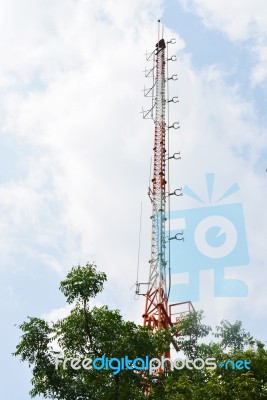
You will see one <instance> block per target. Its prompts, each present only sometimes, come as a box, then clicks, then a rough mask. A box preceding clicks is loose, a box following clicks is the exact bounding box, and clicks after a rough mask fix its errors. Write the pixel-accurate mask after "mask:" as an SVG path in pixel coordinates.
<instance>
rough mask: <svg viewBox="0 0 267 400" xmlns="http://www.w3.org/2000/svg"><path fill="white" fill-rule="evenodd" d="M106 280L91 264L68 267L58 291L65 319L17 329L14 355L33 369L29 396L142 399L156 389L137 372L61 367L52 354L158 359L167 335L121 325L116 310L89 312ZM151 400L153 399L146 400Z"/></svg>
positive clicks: (28, 323) (31, 320)
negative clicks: (65, 308) (67, 307)
mask: <svg viewBox="0 0 267 400" xmlns="http://www.w3.org/2000/svg"><path fill="white" fill-rule="evenodd" d="M105 281H106V275H105V274H104V273H102V272H98V271H97V270H96V266H95V265H94V264H89V263H87V264H86V266H84V267H81V266H77V267H73V268H72V270H71V271H70V272H69V273H68V275H67V277H66V279H65V280H63V281H62V282H61V284H60V290H61V291H62V293H63V294H64V295H65V297H66V300H67V302H68V303H70V304H74V308H73V309H72V311H71V313H70V315H69V316H68V317H66V318H64V319H62V320H59V321H57V322H56V323H53V324H49V323H48V322H46V321H44V320H43V319H40V318H32V317H30V318H28V320H27V321H25V322H23V323H22V324H21V325H20V326H19V327H20V329H21V330H22V333H23V334H22V337H21V341H20V343H19V344H18V345H17V348H16V352H15V353H14V355H16V356H19V357H20V358H21V360H22V361H26V362H28V363H29V366H31V367H32V368H33V369H32V375H33V378H32V386H33V388H32V390H31V392H30V394H31V396H32V397H34V396H36V395H38V394H39V395H40V394H42V395H43V396H44V397H46V398H51V399H64V400H74V399H75V400H78V399H80V400H85V399H88V400H89V399H90V400H94V399H98V400H99V399H105V400H108V399H112V400H113V399H115V400H116V399H120V400H124V399H125V400H126V399H127V400H129V398H131V399H136V400H139V399H140V400H141V399H144V398H145V396H144V391H145V387H146V386H147V385H148V384H149V386H150V387H152V386H153V385H156V383H155V379H152V377H151V378H150V377H149V376H148V375H147V376H144V374H141V373H140V372H139V371H137V370H136V371H132V370H127V369H124V370H121V371H120V372H119V373H117V374H114V370H110V369H108V370H105V369H102V370H96V369H93V368H91V369H89V370H87V369H85V368H80V369H74V368H72V366H71V364H70V362H68V363H65V365H64V363H63V362H61V360H60V358H59V354H58V352H56V351H55V350H54V348H55V346H53V343H55V341H56V342H57V343H58V344H59V346H60V348H61V350H62V352H63V353H64V359H65V360H66V359H67V358H69V359H80V360H84V359H86V358H87V359H88V358H91V357H92V358H95V357H98V358H101V357H102V356H103V355H104V356H105V357H106V358H109V359H112V358H116V359H121V358H122V357H125V356H128V358H129V360H133V359H136V358H138V357H139V358H143V359H145V357H146V356H149V357H151V358H153V357H157V356H158V354H161V353H162V352H163V351H164V350H165V349H166V346H167V343H168V341H169V337H168V333H167V334H166V332H159V333H158V334H157V335H154V334H152V332H151V329H149V328H144V327H141V326H139V325H136V324H134V323H133V322H129V321H124V320H123V318H122V316H121V315H120V312H119V311H118V310H110V309H109V308H108V307H107V306H102V307H92V308H91V307H90V300H91V299H92V298H94V297H96V296H97V294H98V293H99V292H101V291H102V290H103V284H104V282H105ZM150 398H151V399H152V398H153V397H152V396H150Z"/></svg>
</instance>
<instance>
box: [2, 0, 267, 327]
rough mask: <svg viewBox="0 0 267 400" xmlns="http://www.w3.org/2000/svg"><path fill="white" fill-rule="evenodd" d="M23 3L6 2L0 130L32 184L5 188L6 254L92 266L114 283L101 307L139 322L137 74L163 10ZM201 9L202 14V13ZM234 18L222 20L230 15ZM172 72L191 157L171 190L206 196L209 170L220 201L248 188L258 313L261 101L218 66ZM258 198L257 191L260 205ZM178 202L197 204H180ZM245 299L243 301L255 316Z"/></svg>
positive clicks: (178, 168)
mask: <svg viewBox="0 0 267 400" xmlns="http://www.w3.org/2000/svg"><path fill="white" fill-rule="evenodd" d="M3 4H4V3H3ZM3 4H2V5H3ZM27 4H28V7H26V6H25V2H24V6H23V9H21V7H22V6H21V5H19V3H18V2H17V1H13V2H10V3H9V5H6V3H5V7H8V8H7V11H6V12H5V13H6V14H7V17H6V18H5V22H4V24H3V28H2V29H3V30H4V31H3V32H2V33H5V35H4V34H1V35H0V37H1V38H3V37H4V36H5V37H6V38H7V40H5V41H3V40H2V43H1V46H2V50H3V51H4V52H5V53H6V57H5V59H4V62H3V64H2V67H1V68H2V69H1V71H0V74H1V82H2V85H3V88H4V102H3V108H4V110H3V113H4V121H5V124H4V131H5V135H7V136H8V135H12V136H15V137H19V138H20V140H22V141H23V143H24V145H25V148H26V150H27V151H26V152H25V154H24V165H25V168H26V170H27V173H26V177H24V178H21V179H20V180H19V181H12V182H9V183H8V184H5V185H2V186H1V188H0V191H1V194H2V195H1V196H0V204H1V205H2V210H3V211H5V210H8V211H7V212H6V211H5V212H3V213H2V216H1V219H2V221H1V225H0V228H1V227H2V228H3V231H4V234H5V235H7V237H8V238H9V249H7V248H6V252H7V253H12V252H13V253H15V254H16V252H18V251H19V249H23V251H25V252H27V254H31V255H32V257H34V258H35V259H36V261H38V262H40V263H44V264H46V265H47V266H48V267H49V268H53V269H54V270H56V271H57V272H58V273H59V274H61V273H62V271H63V270H66V268H70V267H71V266H72V265H76V264H78V263H79V262H81V263H82V262H84V261H86V260H93V261H96V263H97V265H99V268H100V269H104V270H105V271H106V272H107V273H108V275H109V281H108V284H107V291H106V292H104V294H103V296H106V298H104V300H103V302H104V301H105V302H108V303H111V307H119V308H122V309H123V313H127V317H128V318H134V317H136V318H135V319H136V320H139V321H140V315H141V311H142V308H143V305H144V304H143V302H142V303H141V301H139V303H135V304H137V305H136V308H135V309H134V310H133V302H132V298H133V293H132V292H130V290H129V288H130V287H131V285H132V284H133V283H134V281H135V267H136V262H137V245H138V226H139V205H140V200H142V199H144V197H145V193H146V186H147V182H148V174H149V162H150V155H151V153H152V147H153V124H152V123H150V122H147V121H142V119H141V117H140V115H139V111H140V110H141V106H142V102H143V99H142V98H141V89H142V87H143V82H144V78H143V75H142V73H141V70H142V69H143V66H144V64H145V61H144V53H145V50H146V49H147V48H148V49H149V48H152V47H153V46H154V44H155V41H154V38H155V37H156V23H155V21H156V20H157V18H158V15H159V14H160V4H159V3H157V2H156V4H155V1H153V2H152V1H151V0H146V1H141V0H140V1H137V2H131V1H126V2H119V1H109V0H107V1H102V2H99V1H90V2H88V1H82V0H80V1H75V2H74V1H71V0H69V1H58V2H52V1H51V2H50V1H49V2H46V4H45V7H44V6H43V5H42V4H43V3H42V2H36V3H35V5H34V7H33V6H32V3H31V7H30V2H29V3H27ZM207 4H208V5H210V7H212V3H211V2H207ZM219 4H221V3H219ZM16 5H19V6H18V8H16ZM198 5H199V7H200V6H201V7H202V8H201V10H202V9H203V10H204V8H203V7H204V6H203V4H202V3H200V2H199V3H198ZM207 7H208V6H207ZM29 8H30V12H29V13H28V12H27V9H29ZM223 10H224V8H223ZM203 12H204V11H203ZM220 12H221V11H220ZM214 13H215V11H214ZM214 15H215V14H214ZM216 15H217V14H216ZM219 15H221V14H219ZM225 15H226V16H225V17H224V18H226V22H227V18H228V17H227V15H228V14H226V11H225ZM205 16H206V14H205ZM205 18H208V17H205ZM214 18H215V17H213V18H212V19H211V20H212V21H213V20H214ZM229 18H230V17H229ZM208 21H209V22H207V23H209V24H211V22H210V19H209V20H208ZM212 23H213V22H212ZM228 25H229V27H228V28H225V29H227V34H229V35H232V36H231V37H233V39H237V38H238V39H241V38H246V37H247V36H246V35H249V34H250V33H249V32H250V30H249V28H248V27H247V25H246V24H245V22H244V23H243V25H242V24H241V25H240V27H239V30H237V31H236V32H234V30H233V28H232V27H231V24H230V23H229V24H228ZM228 25H227V23H226V27H227V26H228ZM242 32H243V33H242ZM153 33H155V34H154V36H153ZM166 36H168V32H167V33H166ZM172 36H173V34H171V37H172ZM7 43H11V44H12V45H8V44H7ZM182 48H184V43H183V42H182V41H181V40H178V46H177V50H180V49H182ZM174 68H176V69H178V73H179V75H180V78H179V81H178V86H177V87H176V88H177V91H178V92H179V97H180V103H179V106H178V107H177V108H176V110H178V111H173V112H172V118H173V119H174V120H176V119H178V120H180V122H181V125H182V129H181V133H179V134H177V136H175V135H174V136H173V139H172V148H173V149H175V150H176V149H177V150H179V149H180V148H181V150H182V157H183V159H182V162H181V164H179V165H178V164H175V166H174V167H173V171H172V185H173V186H181V185H183V184H184V183H188V184H191V185H195V188H196V190H197V191H199V192H200V193H202V194H203V195H205V188H204V185H202V181H201V179H202V178H204V173H205V172H217V173H218V181H219V183H218V185H219V186H217V189H216V190H217V191H218V192H219V191H220V190H222V191H223V190H224V189H225V188H227V187H229V186H230V184H232V183H233V181H238V182H239V183H240V186H241V189H242V191H241V194H240V196H241V197H240V198H241V201H243V203H244V206H245V209H246V218H247V229H248V232H249V240H250V247H251V252H252V254H251V259H252V264H253V263H254V262H255V263H256V264H257V267H255V269H252V268H251V269H250V271H248V275H247V278H248V280H249V285H250V286H251V290H252V291H251V295H250V296H252V295H253V304H254V305H255V307H256V306H258V305H259V304H260V302H261V301H262V297H263V296H262V291H263V288H262V287H261V284H259V274H260V266H261V264H262V263H263V260H264V258H265V256H266V249H265V247H264V239H263V237H264V235H262V232H263V231H264V229H265V228H264V227H265V226H266V223H267V221H266V216H265V214H264V213H263V210H264V199H265V198H266V190H267V189H266V185H265V186H264V185H263V178H264V179H265V177H259V176H257V173H256V168H255V166H256V164H257V162H258V160H259V157H260V154H261V149H262V147H263V146H264V144H265V142H266V138H265V136H264V135H265V134H264V131H263V130H261V129H259V127H258V126H257V122H258V121H257V119H256V116H255V113H254V110H253V107H252V105H251V104H250V103H248V102H246V101H244V100H243V99H242V98H240V96H239V93H238V88H237V87H229V86H228V85H226V84H225V82H224V79H223V75H222V73H221V71H220V70H219V69H218V68H217V67H216V66H210V68H207V69H206V70H203V71H195V70H194V69H193V68H192V65H191V63H190V57H189V56H187V55H185V56H184V58H182V59H181V61H180V62H179V64H178V65H177V66H176V67H174ZM175 72H177V71H175ZM34 76H35V79H33V77H34ZM174 92H175V90H174ZM177 114H178V115H177ZM177 162H178V161H177ZM203 181H204V179H203ZM203 183H204V182H203ZM255 193H259V194H260V195H259V196H257V207H255V201H256V200H255V196H256V195H255ZM240 198H239V197H236V199H237V201H240ZM181 205H182V206H183V205H184V206H185V207H188V206H189V205H190V203H189V202H188V203H176V204H175V205H173V206H174V207H177V208H179V207H181ZM143 207H144V219H143V232H142V238H143V240H142V257H141V264H140V268H141V271H142V274H141V275H142V278H143V279H144V280H146V279H147V276H148V262H147V260H148V259H149V246H150V243H149V240H150V220H149V215H150V205H149V203H148V201H147V202H146V203H144V204H143ZM255 221H259V225H257V226H256V224H255ZM9 222H10V223H9ZM2 228H1V229H2ZM14 232H16V235H15V234H14ZM25 249H26V250H25ZM255 271H256V273H254V272H255ZM105 293H106V295H105ZM250 300H251V297H249V298H248V299H246V300H243V299H241V300H240V302H242V301H243V302H244V307H248V309H250V307H251V305H250V304H251V303H250ZM202 304H204V302H203V303H202ZM213 306H214V308H213V309H212V311H213V315H215V314H216V309H215V308H216V307H220V310H221V314H223V313H224V312H225V313H227V312H228V313H229V314H231V313H232V312H234V307H233V305H232V303H231V301H230V300H229V302H228V301H225V299H222V300H221V301H219V300H215V301H214V303H213ZM137 309H138V310H137ZM140 310H141V311H140ZM222 310H223V311H222ZM60 313H61V311H60V312H59V314H58V313H54V314H55V315H56V316H57V315H61V314H62V313H61V314H60ZM62 315H65V314H64V313H63V314H62ZM52 317H53V318H54V317H55V316H53V315H52Z"/></svg>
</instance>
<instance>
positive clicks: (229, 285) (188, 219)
mask: <svg viewBox="0 0 267 400" xmlns="http://www.w3.org/2000/svg"><path fill="white" fill-rule="evenodd" d="M214 177H215V175H214V174H206V183H207V188H208V195H209V200H210V203H211V200H212V194H213V184H214ZM237 190H239V186H238V185H237V184H234V185H232V186H231V188H230V189H229V190H228V191H227V192H225V193H224V194H223V196H221V197H220V199H219V200H217V202H216V203H215V205H214V204H210V205H208V206H207V205H206V204H205V202H204V201H203V200H202V199H201V198H200V197H199V196H198V195H197V194H196V193H195V192H193V191H192V190H191V189H190V188H189V187H188V186H186V187H185V188H184V190H183V193H184V194H186V195H188V196H190V197H193V198H194V199H196V200H197V201H200V202H201V203H202V206H200V207H198V208H192V209H186V210H177V211H171V212H170V220H171V221H170V222H171V229H172V230H171V231H170V232H168V234H169V237H168V240H170V251H171V273H172V274H177V273H185V272H187V273H188V278H189V279H188V284H177V285H173V286H172V287H171V294H170V298H169V300H170V301H171V302H172V301H187V300H191V301H197V300H199V273H200V271H202V270H210V269H212V270H213V271H214V296H215V297H232V296H233V297H244V296H247V293H248V289H247V285H246V284H245V283H244V282H243V281H240V280H237V279H225V278H224V269H225V268H227V267H234V266H241V265H247V264H248V263H249V254H248V246H247V238H246V229H245V220H244V212H243V207H242V205H241V204H239V203H233V204H229V203H228V204H218V203H221V202H222V200H224V199H225V198H226V197H229V196H230V195H231V194H233V193H234V192H236V191H237ZM173 226H175V227H174V228H173ZM167 249H168V246H167ZM167 256H168V254H167Z"/></svg>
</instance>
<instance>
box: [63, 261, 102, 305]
mask: <svg viewBox="0 0 267 400" xmlns="http://www.w3.org/2000/svg"><path fill="white" fill-rule="evenodd" d="M106 280H107V276H106V274H105V273H104V272H97V270H96V265H94V264H89V263H87V264H86V266H85V267H81V266H80V265H78V266H77V267H73V268H72V269H71V271H70V272H69V273H68V275H67V278H66V279H65V280H64V281H62V282H61V283H60V290H61V291H62V293H63V294H64V296H65V297H66V300H67V302H68V303H73V302H74V300H78V301H79V300H80V301H85V302H88V301H89V299H91V298H94V297H95V296H96V295H97V294H98V293H100V292H101V291H102V290H103V285H104V282H105V281H106Z"/></svg>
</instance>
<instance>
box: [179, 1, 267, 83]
mask: <svg viewBox="0 0 267 400" xmlns="http://www.w3.org/2000/svg"><path fill="white" fill-rule="evenodd" d="M179 1H180V3H182V4H183V5H184V7H185V8H186V9H187V10H191V11H193V12H195V13H197V14H198V15H199V16H200V17H201V19H202V21H203V23H204V24H205V25H206V26H207V27H209V28H211V29H217V30H219V31H221V32H223V33H224V34H226V35H227V37H228V38H229V39H230V40H232V41H237V42H247V41H249V40H251V41H252V43H253V45H250V46H249V47H248V48H249V49H250V50H251V53H252V54H251V55H252V56H254V55H255V57H256V63H255V65H254V66H253V68H252V71H251V82H252V84H253V85H257V84H260V83H261V82H263V81H264V80H265V79H266V76H267V68H266V49H267V3H266V2H264V1H262V0H256V1H252V0H244V1H230V0H217V1H213V0H179Z"/></svg>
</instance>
